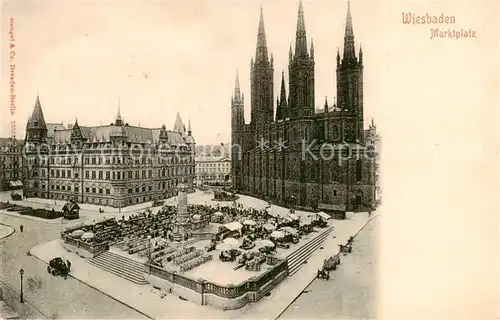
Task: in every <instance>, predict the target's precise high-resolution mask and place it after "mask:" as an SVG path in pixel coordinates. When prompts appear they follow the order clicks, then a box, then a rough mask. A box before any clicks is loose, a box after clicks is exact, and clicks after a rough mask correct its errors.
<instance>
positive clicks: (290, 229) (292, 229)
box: [280, 227, 298, 234]
mask: <svg viewBox="0 0 500 320" xmlns="http://www.w3.org/2000/svg"><path fill="white" fill-rule="evenodd" d="M280 231H284V232H287V233H290V234H297V233H298V232H297V230H295V229H294V228H291V227H283V228H281V229H280Z"/></svg>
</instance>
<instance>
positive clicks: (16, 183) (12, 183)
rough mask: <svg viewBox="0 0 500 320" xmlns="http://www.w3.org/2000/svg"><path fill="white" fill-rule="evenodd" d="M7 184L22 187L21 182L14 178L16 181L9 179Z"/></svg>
mask: <svg viewBox="0 0 500 320" xmlns="http://www.w3.org/2000/svg"><path fill="white" fill-rule="evenodd" d="M9 185H10V186H11V187H22V186H23V183H22V182H21V181H19V180H16V181H9Z"/></svg>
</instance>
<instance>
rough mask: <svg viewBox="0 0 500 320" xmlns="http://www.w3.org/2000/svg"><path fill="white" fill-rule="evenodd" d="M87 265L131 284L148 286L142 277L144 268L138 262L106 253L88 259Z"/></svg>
mask: <svg viewBox="0 0 500 320" xmlns="http://www.w3.org/2000/svg"><path fill="white" fill-rule="evenodd" d="M89 263H90V264H92V265H94V266H96V267H99V268H101V269H103V270H105V271H108V272H110V273H112V274H114V275H116V276H118V277H121V278H123V279H126V280H129V281H131V282H133V283H136V284H140V285H143V284H148V282H147V281H146V280H145V279H144V275H143V273H144V271H145V266H144V264H143V263H141V262H139V261H135V260H132V259H129V258H127V257H124V256H121V255H118V254H116V253H112V252H109V251H107V252H103V253H101V254H100V255H98V256H97V257H94V258H92V259H89Z"/></svg>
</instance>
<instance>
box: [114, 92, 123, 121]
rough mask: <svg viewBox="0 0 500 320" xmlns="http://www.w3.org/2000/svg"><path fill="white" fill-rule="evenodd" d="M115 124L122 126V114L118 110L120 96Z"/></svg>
mask: <svg viewBox="0 0 500 320" xmlns="http://www.w3.org/2000/svg"><path fill="white" fill-rule="evenodd" d="M115 126H123V119H122V114H121V112H120V97H118V112H117V113H116V120H115Z"/></svg>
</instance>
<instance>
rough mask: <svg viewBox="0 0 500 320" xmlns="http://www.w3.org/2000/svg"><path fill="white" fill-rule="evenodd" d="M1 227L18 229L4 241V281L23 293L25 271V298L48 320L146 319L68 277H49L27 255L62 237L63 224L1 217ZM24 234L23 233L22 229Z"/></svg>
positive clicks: (0, 243)
mask: <svg viewBox="0 0 500 320" xmlns="http://www.w3.org/2000/svg"><path fill="white" fill-rule="evenodd" d="M0 223H3V224H5V225H10V226H12V227H14V228H15V229H16V232H14V233H13V234H12V235H11V236H9V237H7V238H5V239H3V240H0V250H1V252H2V259H0V269H1V270H2V273H1V277H2V278H1V280H2V281H3V282H5V283H6V284H7V285H8V286H9V287H10V288H11V289H12V290H14V291H15V292H20V288H21V286H20V275H19V270H20V269H21V268H23V269H24V285H23V289H24V298H25V300H26V301H28V302H29V303H30V304H31V305H33V306H34V307H35V308H36V309H37V310H38V311H39V312H40V313H42V314H43V315H44V316H46V317H48V318H66V319H68V318H114V319H117V318H128V319H131V318H133V319H142V318H145V317H144V316H143V315H142V314H140V313H138V312H136V311H134V310H132V309H130V308H129V307H127V306H125V305H123V304H122V303H120V302H117V301H115V300H113V299H112V298H110V297H108V296H106V295H104V294H102V293H100V292H99V291H97V290H95V289H93V288H91V287H89V286H87V285H86V284H83V283H81V282H80V281H78V280H76V279H74V278H72V277H68V278H67V280H64V278H62V277H54V276H52V275H50V274H49V273H47V270H46V268H47V265H46V264H45V263H44V262H42V261H39V260H38V259H37V258H35V257H32V256H28V255H27V252H28V251H29V250H30V249H31V248H32V247H33V246H35V245H37V244H39V243H42V242H46V241H49V240H54V239H57V238H58V237H59V232H60V230H61V224H50V223H44V222H39V221H35V220H29V219H23V218H17V217H12V216H7V215H4V214H0ZM21 224H22V225H23V226H24V232H23V233H21V232H19V226H20V225H21Z"/></svg>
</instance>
